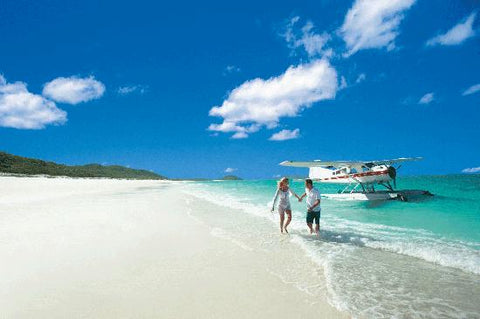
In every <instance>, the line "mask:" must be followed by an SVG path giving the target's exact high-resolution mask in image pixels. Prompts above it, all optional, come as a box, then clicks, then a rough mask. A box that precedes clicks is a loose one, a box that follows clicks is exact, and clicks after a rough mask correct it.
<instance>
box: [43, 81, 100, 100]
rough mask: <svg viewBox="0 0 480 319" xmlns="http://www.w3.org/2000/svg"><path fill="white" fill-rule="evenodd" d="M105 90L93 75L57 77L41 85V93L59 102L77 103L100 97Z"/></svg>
mask: <svg viewBox="0 0 480 319" xmlns="http://www.w3.org/2000/svg"><path fill="white" fill-rule="evenodd" d="M104 92H105V85H103V83H102V82H100V81H97V80H95V78H94V77H93V76H90V77H88V78H78V77H76V76H71V77H68V78H64V77H59V78H56V79H54V80H52V81H50V82H48V83H45V85H44V87H43V93H42V94H43V95H44V96H45V97H48V98H49V99H52V100H54V101H56V102H60V103H69V104H78V103H80V102H87V101H90V100H93V99H98V98H100V97H101V96H102V95H103V93H104Z"/></svg>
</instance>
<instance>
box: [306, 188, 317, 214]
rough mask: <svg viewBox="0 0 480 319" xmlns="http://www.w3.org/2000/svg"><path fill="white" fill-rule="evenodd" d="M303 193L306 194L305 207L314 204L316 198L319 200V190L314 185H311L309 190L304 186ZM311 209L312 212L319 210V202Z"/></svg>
mask: <svg viewBox="0 0 480 319" xmlns="http://www.w3.org/2000/svg"><path fill="white" fill-rule="evenodd" d="M305 194H307V200H306V203H307V208H310V207H312V206H313V205H315V202H316V201H317V199H318V200H320V192H319V191H318V189H316V188H315V187H313V188H312V189H311V190H309V189H308V188H305ZM313 211H314V212H319V211H320V203H319V204H318V205H317V206H315V207H314V208H313Z"/></svg>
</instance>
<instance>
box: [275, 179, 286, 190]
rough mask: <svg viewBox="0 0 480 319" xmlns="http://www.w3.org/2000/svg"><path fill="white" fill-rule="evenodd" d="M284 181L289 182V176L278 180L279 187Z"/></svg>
mask: <svg viewBox="0 0 480 319" xmlns="http://www.w3.org/2000/svg"><path fill="white" fill-rule="evenodd" d="M284 183H288V178H287V177H282V179H280V181H279V182H278V184H277V187H278V188H280V187H281V186H282V184H284Z"/></svg>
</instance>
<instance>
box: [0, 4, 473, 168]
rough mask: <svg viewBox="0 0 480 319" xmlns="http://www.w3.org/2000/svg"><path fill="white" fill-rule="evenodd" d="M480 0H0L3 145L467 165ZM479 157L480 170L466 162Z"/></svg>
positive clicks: (165, 163)
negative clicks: (159, 0)
mask: <svg viewBox="0 0 480 319" xmlns="http://www.w3.org/2000/svg"><path fill="white" fill-rule="evenodd" d="M479 9H480V3H479V2H478V1H467V0H464V1H426V0H416V1H415V0H395V1H381V0H372V1H367V0H355V1H326V0H323V1H322V0H317V1H305V2H301V3H294V2H292V1H288V2H281V1H270V2H267V1H264V2H258V1H255V2H253V1H243V2H241V3H238V2H236V3H234V4H229V3H225V2H220V3H216V2H204V3H202V4H201V5H200V4H199V3H198V2H192V3H189V4H187V3H180V2H178V3H169V4H164V3H157V2H153V1H152V2H144V1H136V2H134V3H126V2H122V1H103V2H101V3H98V2H96V1H82V2H68V1H42V2H36V3H32V2H28V1H4V2H3V3H2V7H1V9H0V34H2V40H1V41H0V52H1V55H0V74H1V75H2V76H1V78H0V149H1V150H4V151H7V152H10V153H14V154H18V155H22V156H27V157H35V158H41V159H45V160H52V161H56V162H60V163H66V164H85V163H92V162H97V163H103V164H121V165H128V166H130V167H135V168H145V169H151V170H154V171H156V172H158V173H160V174H164V175H167V176H169V177H178V178H182V177H213V178H214V177H219V176H223V175H225V174H226V173H225V170H227V169H228V168H230V169H228V171H229V172H233V173H234V174H237V175H239V176H242V177H245V178H270V177H273V176H276V175H279V174H296V173H298V174H302V173H305V171H304V170H302V169H292V168H283V167H280V166H278V163H279V162H281V161H283V160H310V159H324V160H335V159H352V160H353V159H385V158H395V157H401V156H423V157H424V158H425V160H424V161H422V162H418V163H412V164H408V165H405V166H404V168H402V170H403V173H404V174H444V173H459V172H461V171H462V170H464V169H471V170H470V171H472V172H474V171H476V168H478V167H480V138H479V137H480V130H479V126H478V121H479V118H480V116H479V115H480V36H479V35H480V16H479V15H480V13H478V11H480V10H479ZM478 170H479V171H480V169H478Z"/></svg>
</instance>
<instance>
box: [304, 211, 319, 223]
mask: <svg viewBox="0 0 480 319" xmlns="http://www.w3.org/2000/svg"><path fill="white" fill-rule="evenodd" d="M313 220H315V224H317V225H319V224H320V212H319V211H318V212H307V224H313Z"/></svg>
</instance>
